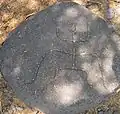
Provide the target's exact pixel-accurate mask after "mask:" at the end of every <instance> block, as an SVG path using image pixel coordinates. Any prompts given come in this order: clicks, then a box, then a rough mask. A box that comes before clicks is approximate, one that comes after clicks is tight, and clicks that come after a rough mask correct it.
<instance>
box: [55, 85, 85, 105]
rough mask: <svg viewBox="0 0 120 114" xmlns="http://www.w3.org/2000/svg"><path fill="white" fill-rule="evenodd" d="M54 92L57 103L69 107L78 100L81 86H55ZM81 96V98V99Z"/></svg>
mask: <svg viewBox="0 0 120 114" xmlns="http://www.w3.org/2000/svg"><path fill="white" fill-rule="evenodd" d="M55 92H56V96H57V99H58V101H59V102H60V103H61V104H64V105H67V106H69V105H70V104H73V103H75V102H76V101H77V100H78V99H80V94H82V86H81V85H80V84H79V83H75V84H74V83H73V84H63V85H56V86H55ZM82 97H83V96H81V99H82Z"/></svg>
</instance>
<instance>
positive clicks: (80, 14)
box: [0, 2, 120, 114]
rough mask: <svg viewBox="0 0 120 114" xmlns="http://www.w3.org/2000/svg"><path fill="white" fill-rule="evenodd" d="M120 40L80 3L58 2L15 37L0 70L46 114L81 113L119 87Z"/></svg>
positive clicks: (0, 55)
mask: <svg viewBox="0 0 120 114" xmlns="http://www.w3.org/2000/svg"><path fill="white" fill-rule="evenodd" d="M119 50H120V38H119V37H118V36H117V35H116V34H115V33H112V30H111V29H110V28H109V27H108V25H107V23H106V22H105V21H104V20H103V19H101V18H99V17H97V16H95V15H94V14H92V13H91V12H90V11H88V10H87V9H86V8H84V7H83V6H80V5H78V4H76V3H72V2H71V3H58V4H54V5H53V6H51V7H49V8H47V9H45V10H43V11H41V12H39V13H37V14H35V15H34V16H32V17H30V18H29V19H28V20H27V21H25V22H23V23H22V24H21V25H19V26H18V27H17V28H16V29H15V30H14V31H12V32H11V33H10V35H9V36H8V39H7V40H6V42H5V43H4V44H3V47H2V48H1V49H0V65H1V66H0V69H1V72H2V74H3V76H4V78H5V79H6V80H7V82H8V84H9V85H10V86H11V87H12V88H13V90H14V91H15V93H16V95H17V96H18V97H19V98H20V99H21V100H23V101H24V102H25V103H27V104H28V105H31V106H32V107H37V108H39V109H40V110H41V111H43V112H45V113H46V114H77V113H79V112H84V111H85V110H87V109H88V108H91V107H93V106H95V105H96V104H98V103H100V102H101V101H103V100H105V99H106V98H108V96H109V95H110V94H112V93H113V92H114V90H115V89H116V88H117V87H118V86H119V81H120V78H119V75H120V65H119V64H120V57H119V56H120V55H119Z"/></svg>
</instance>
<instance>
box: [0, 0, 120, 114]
mask: <svg viewBox="0 0 120 114" xmlns="http://www.w3.org/2000/svg"><path fill="white" fill-rule="evenodd" d="M59 1H61V0H59ZM62 1H70V0H62ZM73 1H75V2H77V3H79V4H83V5H86V7H87V8H88V9H89V10H91V11H92V12H93V13H95V14H96V15H98V16H100V17H102V18H104V19H106V10H107V5H106V4H105V0H99V1H98V0H73ZM87 1H88V2H87ZM55 2H56V0H0V44H2V43H3V42H4V41H5V40H6V38H7V35H8V34H9V32H11V31H12V30H13V29H15V28H16V27H17V26H18V25H19V24H20V23H21V22H22V21H24V20H26V19H27V18H28V17H29V16H31V15H32V14H34V13H36V12H38V11H41V10H43V9H45V8H46V7H48V6H50V5H52V4H54V3H55ZM109 4H110V7H111V8H112V12H111V18H110V20H108V19H107V21H108V22H109V23H110V24H111V25H112V26H113V27H114V28H115V31H116V32H117V33H118V34H119V32H120V3H119V2H118V0H116V1H115V0H110V3H109ZM1 46H2V45H1ZM119 91H120V89H117V90H116V92H115V93H114V95H113V96H112V97H110V98H109V99H108V100H107V101H104V102H102V103H101V104H99V105H98V106H95V108H93V109H89V110H87V111H86V113H84V114H120V92H119ZM0 114H43V113H42V112H40V110H38V109H34V108H32V107H29V106H27V105H25V104H24V103H23V102H22V101H21V100H19V99H18V98H17V96H15V94H14V92H13V91H12V89H11V88H10V87H9V85H8V84H7V82H6V81H5V80H4V78H3V76H2V75H1V74H0Z"/></svg>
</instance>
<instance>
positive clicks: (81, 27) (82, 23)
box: [76, 17, 89, 32]
mask: <svg viewBox="0 0 120 114" xmlns="http://www.w3.org/2000/svg"><path fill="white" fill-rule="evenodd" d="M76 22H77V25H76V31H77V32H88V30H89V28H88V23H87V19H86V17H80V18H78V20H77V21H76Z"/></svg>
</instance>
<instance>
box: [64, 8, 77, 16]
mask: <svg viewBox="0 0 120 114" xmlns="http://www.w3.org/2000/svg"><path fill="white" fill-rule="evenodd" d="M65 15H66V16H68V17H77V16H78V10H77V9H75V8H67V10H66V11H65Z"/></svg>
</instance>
